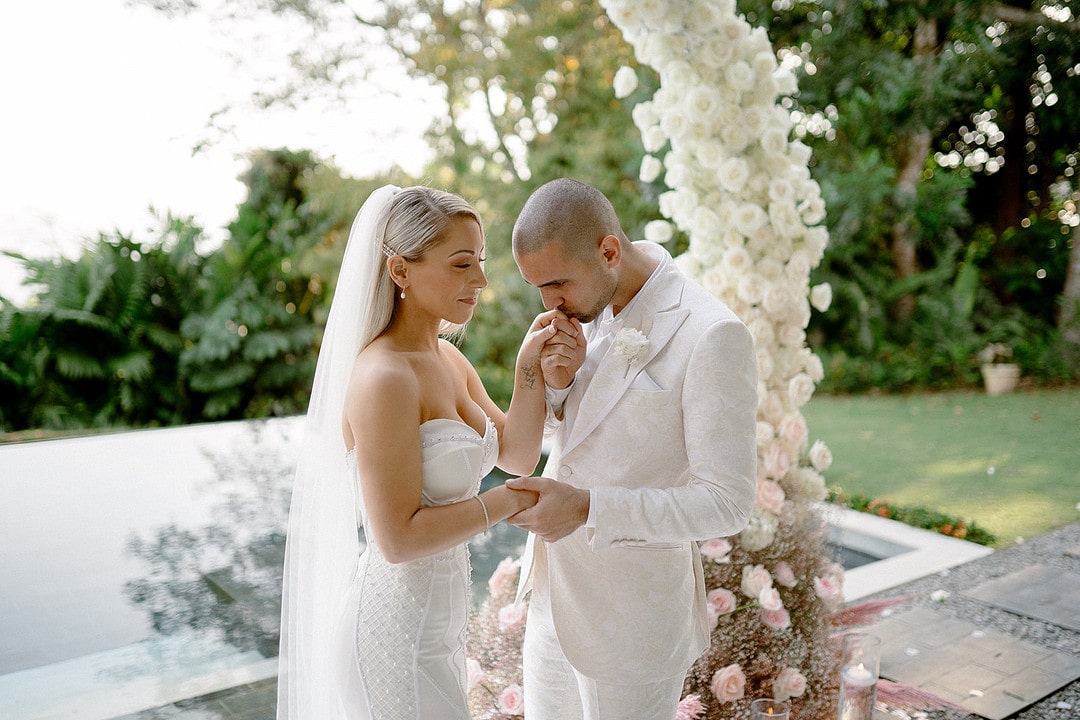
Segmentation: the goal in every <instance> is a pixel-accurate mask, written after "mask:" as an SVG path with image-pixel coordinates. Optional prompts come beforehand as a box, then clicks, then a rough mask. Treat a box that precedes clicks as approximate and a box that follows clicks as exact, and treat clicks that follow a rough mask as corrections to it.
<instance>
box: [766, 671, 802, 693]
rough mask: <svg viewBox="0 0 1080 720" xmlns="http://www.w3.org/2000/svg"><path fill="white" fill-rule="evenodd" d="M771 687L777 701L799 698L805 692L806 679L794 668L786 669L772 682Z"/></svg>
mask: <svg viewBox="0 0 1080 720" xmlns="http://www.w3.org/2000/svg"><path fill="white" fill-rule="evenodd" d="M772 687H773V697H774V698H776V699H777V700H787V699H788V698H793V697H799V696H801V695H802V694H803V693H804V692H806V678H805V677H804V676H803V674H802V673H801V672H799V671H798V670H796V669H795V668H789V667H786V668H784V669H783V670H781V671H780V674H779V675H777V676H776V678H775V679H774V680H773V683H772Z"/></svg>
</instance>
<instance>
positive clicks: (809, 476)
mask: <svg viewBox="0 0 1080 720" xmlns="http://www.w3.org/2000/svg"><path fill="white" fill-rule="evenodd" d="M787 484H788V487H789V488H792V489H794V491H795V492H797V493H800V494H802V495H805V496H806V497H807V498H809V499H811V500H824V499H825V497H826V496H827V495H828V494H829V491H828V488H826V487H825V478H823V477H821V474H820V473H818V472H817V471H816V470H814V469H813V468H808V467H795V468H792V469H791V472H790V473H788V479H787Z"/></svg>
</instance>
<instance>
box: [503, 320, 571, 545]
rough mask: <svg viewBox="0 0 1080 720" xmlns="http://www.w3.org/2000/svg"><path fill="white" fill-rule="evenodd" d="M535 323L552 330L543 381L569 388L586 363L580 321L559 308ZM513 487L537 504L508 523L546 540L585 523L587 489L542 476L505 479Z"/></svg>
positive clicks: (542, 352) (543, 354)
mask: <svg viewBox="0 0 1080 720" xmlns="http://www.w3.org/2000/svg"><path fill="white" fill-rule="evenodd" d="M537 325H539V326H541V327H543V326H547V327H548V328H550V330H549V332H551V333H553V334H552V335H551V336H550V337H548V338H547V339H546V340H545V341H544V345H543V347H542V348H541V350H540V370H541V372H542V373H543V376H544V384H545V385H547V386H548V387H550V388H552V389H554V390H562V389H565V388H567V387H569V385H570V383H571V382H573V380H574V375H575V374H576V373H577V371H578V370H579V369H580V368H581V365H582V363H584V362H585V350H586V342H585V336H584V334H583V333H582V331H581V322H579V321H578V319H577V318H571V317H568V316H567V315H566V314H565V313H563V312H562V311H561V310H558V309H555V310H550V311H548V312H546V313H542V314H541V315H540V316H539V317H537V319H536V322H535V323H534V328H536V327H537ZM506 486H507V487H509V488H511V489H513V490H522V491H528V492H532V493H535V494H536V497H537V499H536V503H535V504H534V505H533V506H532V507H530V508H527V509H525V510H522V511H520V512H518V513H517V514H516V515H513V516H511V517H510V518H508V519H507V522H508V523H510V524H511V525H515V526H517V527H519V528H521V529H523V530H528V531H529V532H532V533H535V534H536V535H538V536H540V537H541V538H543V539H544V540H546V541H547V542H555V541H556V540H559V539H561V538H564V537H566V536H567V535H569V534H570V533H572V532H574V531H575V530H577V529H578V528H579V527H581V526H582V525H584V524H585V521H586V520H587V519H588V517H589V491H588V490H582V489H580V488H576V487H574V486H573V485H567V484H566V483H561V482H559V481H557V480H552V479H551V478H545V477H523V478H513V479H511V480H508V481H507V482H506Z"/></svg>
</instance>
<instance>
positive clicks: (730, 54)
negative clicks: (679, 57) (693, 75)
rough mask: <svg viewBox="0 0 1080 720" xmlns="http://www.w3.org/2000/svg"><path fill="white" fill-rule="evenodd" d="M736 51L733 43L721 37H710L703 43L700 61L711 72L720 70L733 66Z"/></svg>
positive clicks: (700, 50) (699, 51) (699, 54)
mask: <svg viewBox="0 0 1080 720" xmlns="http://www.w3.org/2000/svg"><path fill="white" fill-rule="evenodd" d="M734 57H735V49H734V46H733V45H732V43H731V42H729V41H728V40H727V39H725V38H724V37H722V36H720V35H710V36H709V37H706V38H705V39H704V41H703V42H702V43H701V45H700V47H699V50H698V58H697V59H698V61H699V62H700V63H701V64H702V65H704V66H705V67H706V68H708V69H709V70H714V71H715V70H718V69H720V68H724V67H727V66H728V65H729V64H731V60H732V58H734Z"/></svg>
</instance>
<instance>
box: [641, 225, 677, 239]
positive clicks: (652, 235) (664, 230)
mask: <svg viewBox="0 0 1080 720" xmlns="http://www.w3.org/2000/svg"><path fill="white" fill-rule="evenodd" d="M674 234H675V231H674V229H673V228H672V227H671V223H669V222H667V221H666V220H653V221H651V222H648V223H645V239H646V240H648V241H649V242H654V243H660V244H663V243H666V242H667V241H668V240H670V239H671V237H672V235H674Z"/></svg>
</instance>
